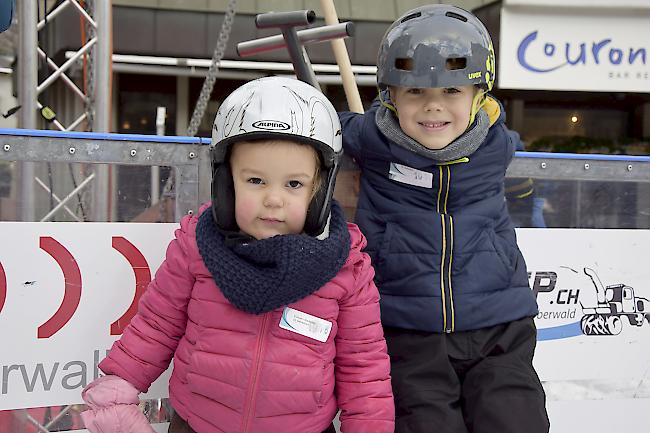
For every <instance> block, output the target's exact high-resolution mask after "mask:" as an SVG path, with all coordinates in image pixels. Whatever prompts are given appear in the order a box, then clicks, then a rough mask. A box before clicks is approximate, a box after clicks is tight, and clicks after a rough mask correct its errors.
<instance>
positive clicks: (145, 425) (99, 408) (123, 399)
mask: <svg viewBox="0 0 650 433" xmlns="http://www.w3.org/2000/svg"><path fill="white" fill-rule="evenodd" d="M138 394H139V391H138V390H137V389H135V387H134V386H133V385H131V384H130V383H129V382H127V381H126V380H124V379H122V378H121V377H118V376H110V375H109V376H104V377H100V378H99V379H97V380H95V381H93V382H92V383H90V384H89V385H88V386H87V387H86V388H85V389H84V390H83V392H82V393H81V397H82V398H83V400H84V402H85V403H86V404H87V405H88V407H89V408H90V410H87V411H85V412H83V413H82V414H81V419H83V422H84V425H85V426H86V428H87V429H88V431H90V433H155V430H154V429H153V428H152V427H151V425H149V422H148V421H147V418H146V417H145V416H144V414H143V413H142V411H141V410H140V408H139V407H138V403H139V402H140V400H139V399H138Z"/></svg>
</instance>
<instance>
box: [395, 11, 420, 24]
mask: <svg viewBox="0 0 650 433" xmlns="http://www.w3.org/2000/svg"><path fill="white" fill-rule="evenodd" d="M421 16H422V12H415V13H413V14H410V15H407V16H405V17H404V18H402V20H401V21H400V24H401V23H403V22H406V21H408V20H412V19H413V18H417V17H421Z"/></svg>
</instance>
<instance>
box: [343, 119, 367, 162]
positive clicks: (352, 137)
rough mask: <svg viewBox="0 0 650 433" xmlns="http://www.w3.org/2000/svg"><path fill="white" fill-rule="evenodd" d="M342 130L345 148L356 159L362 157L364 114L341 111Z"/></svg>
mask: <svg viewBox="0 0 650 433" xmlns="http://www.w3.org/2000/svg"><path fill="white" fill-rule="evenodd" d="M339 120H340V121H341V132H342V134H343V150H344V151H345V153H347V154H348V155H350V156H351V157H352V158H354V159H355V160H356V161H359V159H360V157H361V131H362V129H363V127H362V125H363V115H362V114H359V113H353V112H351V111H342V112H339Z"/></svg>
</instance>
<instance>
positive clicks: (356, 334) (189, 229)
mask: <svg viewBox="0 0 650 433" xmlns="http://www.w3.org/2000/svg"><path fill="white" fill-rule="evenodd" d="M197 222H198V218H197V217H196V216H194V217H189V216H188V217H185V218H183V220H182V221H181V226H180V228H179V229H177V230H176V239H174V240H173V241H172V242H171V243H170V244H169V247H168V249H167V257H166V259H165V261H164V262H163V264H162V265H161V267H160V269H159V270H158V272H157V273H156V278H155V279H154V280H153V281H152V282H151V284H150V285H149V287H148V289H147V291H146V292H145V294H144V295H143V297H142V299H141V301H140V305H139V311H138V314H137V315H136V316H135V317H134V318H133V320H132V321H131V324H130V325H129V326H128V327H127V328H126V330H125V331H124V334H123V335H122V337H121V339H120V340H119V341H117V342H116V343H115V344H114V345H113V348H112V349H111V351H110V354H109V355H108V357H107V358H106V359H105V360H103V361H102V362H101V363H100V365H99V367H100V368H101V369H102V371H104V372H105V373H106V374H113V375H118V376H120V377H122V378H124V379H126V380H127V381H129V382H130V383H132V384H133V385H134V386H135V387H136V388H137V389H138V390H140V391H142V392H144V391H146V390H147V389H148V388H149V386H150V384H151V383H152V382H153V381H154V380H155V379H156V378H157V377H158V376H159V375H160V374H161V373H162V372H163V371H164V370H165V369H166V368H167V367H168V365H169V362H170V360H171V359H172V357H173V358H174V371H173V373H172V377H171V379H170V384H169V395H170V399H171V403H172V405H173V406H174V408H175V409H176V410H177V412H178V413H179V415H180V416H181V417H183V418H184V419H185V420H187V421H188V422H189V424H190V426H192V428H193V429H194V430H196V431H197V432H200V433H221V432H225V433H249V432H250V433H294V432H295V433H320V432H321V431H323V430H325V429H326V428H327V426H328V425H329V424H330V422H331V420H332V418H333V417H334V415H335V414H336V412H337V410H338V409H339V408H340V409H341V411H342V412H341V429H342V431H343V432H344V433H392V432H393V429H394V406H393V396H392V391H391V384H390V375H389V374H390V364H389V358H388V355H387V353H386V343H385V341H384V337H383V331H382V328H381V325H380V321H379V294H378V292H377V288H376V287H375V285H374V283H373V277H374V270H373V268H372V267H371V264H370V258H369V257H368V255H367V254H365V253H363V252H361V248H363V247H364V246H365V244H366V240H365V238H364V237H363V235H362V234H361V232H360V231H359V229H358V228H357V226H356V225H354V224H348V230H349V232H350V238H351V248H350V254H349V256H348V259H347V261H346V263H345V265H344V266H343V268H342V269H341V271H340V272H339V273H338V275H337V276H336V277H335V278H334V279H333V280H331V281H330V282H328V283H327V284H326V285H325V286H323V287H321V288H320V289H319V290H318V291H316V292H315V293H313V294H312V295H310V296H308V297H307V298H304V299H302V300H300V301H298V302H296V303H294V304H291V305H290V307H291V308H294V309H296V310H299V311H302V312H305V313H308V314H311V315H313V316H317V317H320V318H322V319H325V320H328V321H330V322H332V324H333V325H332V330H331V332H330V334H329V337H328V339H327V341H326V342H325V343H321V342H319V341H317V340H314V339H311V338H308V337H305V336H302V335H299V334H296V333H293V332H290V331H287V330H285V329H282V328H280V327H279V326H278V325H279V323H280V318H281V316H282V311H283V309H282V308H279V309H276V310H274V311H271V312H268V313H265V314H261V315H253V314H248V313H245V312H243V311H241V310H238V309H237V308H235V307H234V306H233V305H232V304H230V303H229V302H228V301H227V300H226V298H225V297H224V296H223V294H222V293H221V291H220V290H219V289H218V288H217V286H216V284H215V282H214V280H213V278H212V276H211V274H210V272H209V271H208V269H207V268H206V267H205V265H204V263H203V261H202V259H201V257H200V255H199V251H198V247H197V245H196V238H195V236H196V235H195V233H196V224H197Z"/></svg>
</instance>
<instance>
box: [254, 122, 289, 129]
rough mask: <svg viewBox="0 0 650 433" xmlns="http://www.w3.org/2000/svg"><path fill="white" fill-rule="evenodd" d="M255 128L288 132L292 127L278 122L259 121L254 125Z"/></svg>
mask: <svg viewBox="0 0 650 433" xmlns="http://www.w3.org/2000/svg"><path fill="white" fill-rule="evenodd" d="M253 128H257V129H265V130H267V131H286V130H287V129H289V128H290V126H289V124H288V123H284V122H278V121H277V120H258V121H257V122H255V123H253Z"/></svg>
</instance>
